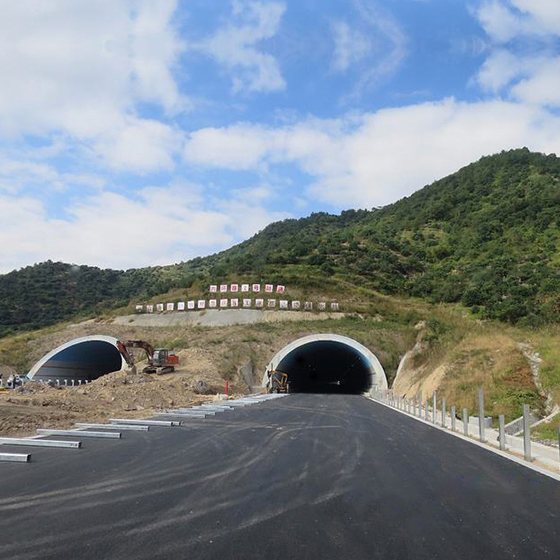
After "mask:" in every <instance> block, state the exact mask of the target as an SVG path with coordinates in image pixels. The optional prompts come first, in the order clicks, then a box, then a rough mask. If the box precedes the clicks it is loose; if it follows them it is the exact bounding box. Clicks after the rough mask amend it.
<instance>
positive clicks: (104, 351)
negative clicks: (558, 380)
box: [34, 340, 122, 383]
mask: <svg viewBox="0 0 560 560" xmlns="http://www.w3.org/2000/svg"><path fill="white" fill-rule="evenodd" d="M121 367H122V358H121V354H120V352H119V351H118V350H117V348H116V347H115V346H114V345H113V344H111V343H110V342H105V341H102V340H88V341H84V342H79V343H77V344H73V345H72V346H68V347H67V348H64V349H63V350H61V351H60V352H57V353H56V354H55V355H54V356H52V357H51V358H50V359H49V360H47V361H46V362H45V363H44V364H43V365H42V366H41V368H39V370H38V371H37V372H36V373H35V376H34V379H36V380H37V381H47V380H49V379H52V380H56V379H59V380H60V382H61V383H64V380H67V381H68V382H70V381H71V380H72V379H73V380H74V381H75V382H77V381H92V380H94V379H97V378H98V377H101V376H102V375H106V374H107V373H111V372H113V371H119V370H120V369H121Z"/></svg>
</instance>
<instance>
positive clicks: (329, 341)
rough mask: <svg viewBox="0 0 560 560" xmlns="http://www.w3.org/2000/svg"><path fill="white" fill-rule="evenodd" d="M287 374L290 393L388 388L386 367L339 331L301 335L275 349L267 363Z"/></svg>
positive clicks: (347, 391)
mask: <svg viewBox="0 0 560 560" xmlns="http://www.w3.org/2000/svg"><path fill="white" fill-rule="evenodd" d="M272 371H281V372H283V373H286V374H287V375H288V381H289V384H290V392H292V393H353V394H362V393H367V392H369V391H371V390H372V389H387V378H386V376H385V371H384V370H383V367H382V366H381V364H380V363H379V360H378V359H377V358H376V356H375V355H374V354H373V353H372V352H371V351H370V350H368V349H367V348H366V347H365V346H363V345H362V344H360V343H359V342H357V341H355V340H353V339H351V338H347V337H344V336H340V335H334V334H320V335H311V336H307V337H304V338H300V339H298V340H296V341H294V342H292V343H291V344H289V345H288V346H286V347H284V348H283V349H282V350H280V352H278V353H277V354H276V355H275V356H274V358H273V359H272V361H271V362H270V364H269V365H268V367H267V370H266V372H265V375H264V377H263V386H265V387H267V386H268V383H269V377H270V374H271V372H272Z"/></svg>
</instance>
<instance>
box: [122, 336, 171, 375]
mask: <svg viewBox="0 0 560 560" xmlns="http://www.w3.org/2000/svg"><path fill="white" fill-rule="evenodd" d="M117 348H118V349H119V352H120V353H121V354H122V357H123V358H124V359H125V361H126V363H127V364H128V365H129V367H130V369H131V370H132V371H133V372H134V373H136V364H135V362H134V355H133V353H132V352H129V350H130V349H132V348H141V349H142V350H144V352H146V357H147V359H148V365H147V366H146V367H145V368H144V369H143V370H142V371H143V373H157V374H160V373H171V372H172V371H175V366H177V365H179V356H177V355H175V354H172V353H170V352H169V350H167V349H166V348H156V349H154V347H153V346H152V345H151V344H150V343H149V342H146V341H145V340H127V341H126V342H121V341H120V340H119V341H117Z"/></svg>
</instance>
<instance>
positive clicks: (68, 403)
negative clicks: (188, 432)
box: [0, 349, 247, 435]
mask: <svg viewBox="0 0 560 560" xmlns="http://www.w3.org/2000/svg"><path fill="white" fill-rule="evenodd" d="M178 354H179V358H180V360H181V362H182V363H184V364H185V366H183V367H180V368H178V369H177V370H176V371H175V372H174V373H168V374H164V375H147V374H144V373H137V374H132V373H129V372H125V371H120V372H116V373H111V374H109V375H105V376H103V377H100V378H99V379H97V380H95V381H93V382H92V383H90V384H88V385H84V386H80V387H51V386H49V385H46V384H44V383H37V382H33V381H30V382H28V383H26V384H25V385H24V386H23V387H19V388H17V389H16V390H14V391H6V392H1V393H0V434H2V435H32V434H33V433H34V432H35V431H36V429H37V428H71V427H73V425H74V424H75V423H76V422H106V421H107V420H108V419H109V418H115V417H119V418H146V417H149V416H151V415H153V414H154V413H157V412H160V411H162V410H165V409H167V408H172V407H178V406H196V405H198V404H200V403H201V402H205V401H208V400H212V399H214V398H215V395H216V394H218V393H223V391H224V380H223V378H222V377H221V376H220V375H219V374H218V371H217V369H216V368H215V367H214V365H213V364H212V362H211V361H210V360H208V359H207V357H206V356H204V355H203V354H202V353H201V352H199V351H198V349H192V350H183V351H181V352H178ZM201 386H204V387H206V388H207V389H208V392H209V393H210V394H204V395H203V394H198V393H197V392H196V391H198V390H200V389H199V388H200V387H201ZM231 390H232V391H230V394H231V393H232V392H233V394H234V395H236V394H238V395H239V394H244V393H246V392H247V387H246V386H244V385H243V384H236V383H235V382H234V383H232V384H231Z"/></svg>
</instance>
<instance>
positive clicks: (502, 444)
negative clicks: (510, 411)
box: [498, 414, 506, 451]
mask: <svg viewBox="0 0 560 560" xmlns="http://www.w3.org/2000/svg"><path fill="white" fill-rule="evenodd" d="M505 425H506V421H505V418H504V415H503V414H500V415H499V416H498V426H499V428H498V429H499V434H500V435H499V436H498V438H499V440H500V449H501V450H502V451H504V450H505V448H506V429H505Z"/></svg>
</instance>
